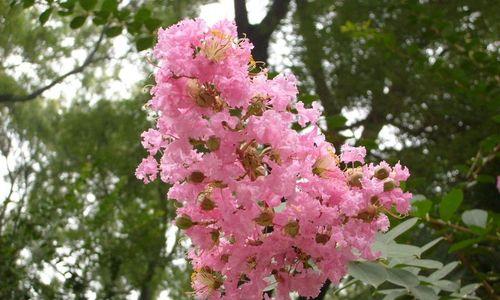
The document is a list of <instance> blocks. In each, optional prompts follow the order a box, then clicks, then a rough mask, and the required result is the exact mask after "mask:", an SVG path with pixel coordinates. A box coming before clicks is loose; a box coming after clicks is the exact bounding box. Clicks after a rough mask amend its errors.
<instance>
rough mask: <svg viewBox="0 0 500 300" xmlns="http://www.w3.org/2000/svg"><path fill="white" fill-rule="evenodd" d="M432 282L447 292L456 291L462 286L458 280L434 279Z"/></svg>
mask: <svg viewBox="0 0 500 300" xmlns="http://www.w3.org/2000/svg"><path fill="white" fill-rule="evenodd" d="M431 283H432V285H434V286H437V287H438V288H440V289H442V290H443V291H447V292H456V291H457V290H458V288H459V287H460V286H459V285H458V284H457V283H456V282H453V281H450V280H437V281H432V282H431Z"/></svg>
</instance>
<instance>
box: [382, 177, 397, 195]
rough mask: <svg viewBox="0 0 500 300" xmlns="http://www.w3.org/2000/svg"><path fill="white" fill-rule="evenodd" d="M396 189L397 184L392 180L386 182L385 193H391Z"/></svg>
mask: <svg viewBox="0 0 500 300" xmlns="http://www.w3.org/2000/svg"><path fill="white" fill-rule="evenodd" d="M395 187H396V183H395V182H394V180H392V179H391V178H387V179H386V180H384V192H390V191H392V190H393V189H394V188H395Z"/></svg>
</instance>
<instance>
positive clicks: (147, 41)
mask: <svg viewBox="0 0 500 300" xmlns="http://www.w3.org/2000/svg"><path fill="white" fill-rule="evenodd" d="M154 41H155V39H154V37H152V36H148V37H142V38H138V39H137V40H136V41H135V45H136V47H137V50H138V51H142V50H146V49H148V48H151V47H152V46H153V44H154Z"/></svg>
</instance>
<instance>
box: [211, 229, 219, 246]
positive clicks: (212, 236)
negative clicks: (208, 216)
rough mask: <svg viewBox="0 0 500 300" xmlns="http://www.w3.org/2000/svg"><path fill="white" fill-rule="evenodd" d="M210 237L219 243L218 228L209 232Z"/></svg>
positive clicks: (215, 242)
mask: <svg viewBox="0 0 500 300" xmlns="http://www.w3.org/2000/svg"><path fill="white" fill-rule="evenodd" d="M210 238H211V239H212V241H213V242H214V244H216V245H218V244H219V238H220V231H219V230H214V231H212V232H210Z"/></svg>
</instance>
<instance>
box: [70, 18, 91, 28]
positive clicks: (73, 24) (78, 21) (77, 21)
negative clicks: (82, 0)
mask: <svg viewBox="0 0 500 300" xmlns="http://www.w3.org/2000/svg"><path fill="white" fill-rule="evenodd" d="M86 19H87V16H77V17H74V18H73V20H71V23H69V27H71V28H73V29H77V28H80V27H82V25H83V24H84V23H85V20H86Z"/></svg>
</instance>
